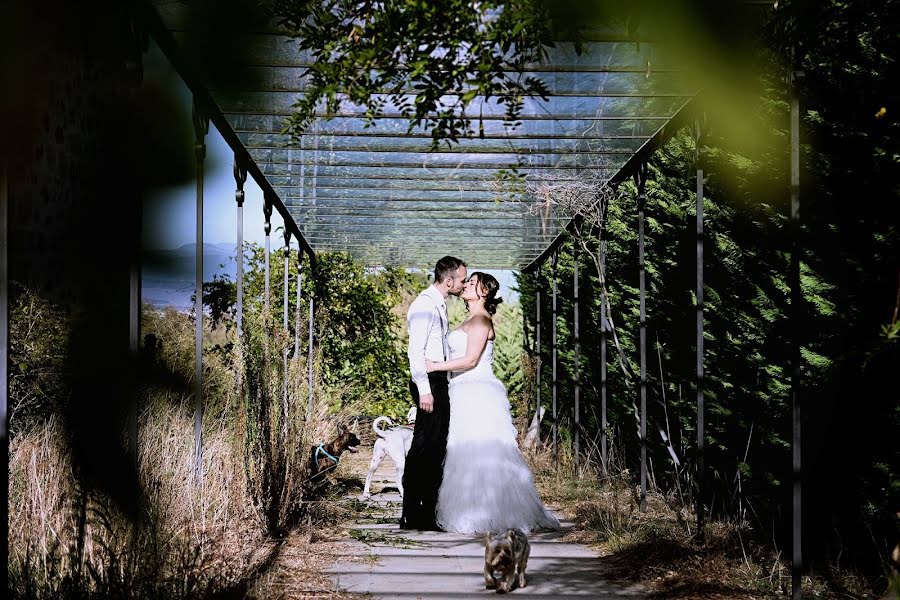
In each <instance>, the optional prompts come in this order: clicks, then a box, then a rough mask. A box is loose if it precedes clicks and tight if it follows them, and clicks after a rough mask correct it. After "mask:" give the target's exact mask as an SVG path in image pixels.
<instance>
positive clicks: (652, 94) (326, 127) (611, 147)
mask: <svg viewBox="0 0 900 600" xmlns="http://www.w3.org/2000/svg"><path fill="white" fill-rule="evenodd" d="M154 4H155V6H156V7H157V12H158V13H159V15H160V17H161V18H162V20H163V22H164V23H165V25H166V27H167V29H168V30H169V32H170V33H171V34H172V36H173V38H174V39H175V40H176V41H179V42H183V41H184V40H185V31H186V23H187V22H188V20H187V12H186V11H187V10H188V6H187V5H186V4H185V3H183V2H182V1H181V0H155V1H154ZM253 27H254V29H253V30H252V31H251V32H249V33H246V34H243V35H240V36H238V37H239V38H240V39H238V40H228V41H229V43H235V44H236V46H238V47H241V48H243V50H244V52H243V54H242V55H241V56H240V57H239V58H238V59H237V62H238V63H239V64H234V65H230V68H231V69H232V71H233V72H234V74H235V81H238V82H241V87H240V88H239V89H228V90H223V89H211V90H210V93H211V94H212V97H213V99H214V101H215V102H216V103H217V105H218V106H219V108H220V110H221V112H222V114H223V115H224V116H225V118H226V120H227V121H228V123H229V124H230V125H231V127H232V129H233V130H234V132H235V134H236V135H237V139H238V140H239V141H240V142H241V143H242V144H244V146H245V147H246V148H247V150H248V152H249V154H250V156H251V158H252V159H253V160H254V161H255V162H256V163H257V165H258V166H259V168H260V170H261V172H262V173H263V174H264V176H265V177H266V179H267V181H268V182H269V184H271V186H272V189H273V190H274V191H275V193H277V194H278V195H279V197H280V198H281V200H282V201H283V202H284V204H285V205H286V206H287V207H288V210H289V212H290V213H291V214H292V215H293V216H294V219H295V221H296V223H297V225H298V227H299V228H300V230H301V232H302V233H303V235H304V237H305V238H306V239H307V241H308V242H309V243H310V245H311V246H312V247H313V248H314V249H317V250H347V251H349V252H351V253H352V254H354V255H355V256H356V257H358V258H359V259H360V260H363V261H365V262H366V263H369V264H385V265H402V266H417V267H425V268H427V267H430V266H431V265H433V263H434V262H435V261H436V259H437V258H439V257H440V256H443V255H444V254H455V255H458V256H461V257H463V258H465V259H466V260H467V262H468V263H469V264H470V265H472V266H473V267H475V268H488V267H492V268H520V267H522V266H525V265H526V264H528V263H529V262H530V261H531V260H533V259H534V258H536V257H537V256H539V255H540V254H541V253H542V251H543V250H544V249H545V248H547V247H548V246H549V244H550V243H551V242H552V241H553V239H554V238H555V237H556V236H557V235H558V234H559V233H560V232H561V231H562V230H563V229H564V228H565V226H566V225H567V223H568V219H569V216H568V215H565V214H555V211H554V210H552V207H547V206H543V207H541V211H536V210H534V209H535V208H536V206H535V203H536V202H537V200H536V199H535V198H534V197H533V196H532V195H531V193H530V191H529V190H530V189H532V188H531V187H530V186H529V185H528V184H530V183H538V182H549V183H565V182H567V181H583V180H584V179H585V178H587V177H589V178H590V179H591V180H592V181H596V180H597V179H600V180H601V181H602V180H604V179H607V180H608V179H610V178H613V177H615V176H616V175H617V174H618V173H619V172H620V171H621V169H622V168H623V167H624V166H625V165H626V164H627V163H628V161H629V160H631V159H632V158H633V157H634V155H635V154H636V153H638V152H641V151H642V149H644V148H646V147H649V146H650V144H651V143H652V142H653V141H654V139H655V138H657V137H659V136H661V135H662V132H664V131H665V128H666V125H667V123H669V122H670V121H671V120H672V119H673V118H675V117H676V116H677V115H679V114H680V113H681V112H682V111H683V110H684V109H685V107H686V106H687V105H688V104H689V102H690V100H691V98H692V97H693V96H694V95H695V93H696V90H694V89H691V88H690V87H689V83H688V79H687V78H686V77H684V72H683V71H682V70H681V69H680V67H679V65H678V64H677V60H676V59H675V58H674V57H673V56H672V55H671V54H670V53H666V52H664V51H663V50H662V49H661V48H660V47H658V45H657V44H654V43H651V42H648V41H641V43H640V44H636V43H634V42H633V41H629V40H627V39H626V37H627V36H626V35H625V32H624V28H622V29H621V30H620V29H617V28H615V27H605V28H595V29H593V30H592V31H591V32H590V34H589V37H590V39H591V41H589V42H587V43H586V44H585V45H584V52H583V53H582V54H581V55H579V54H578V53H576V52H575V49H574V47H573V46H572V45H571V44H566V43H560V44H557V46H556V47H555V48H550V49H549V50H548V58H547V60H546V61H544V62H542V63H541V64H534V65H530V66H529V67H528V71H529V74H530V75H533V76H535V77H538V78H540V79H541V80H542V81H543V82H544V83H545V85H546V86H547V90H548V97H547V98H546V99H542V98H537V97H528V98H526V99H525V103H524V106H523V107H522V111H521V115H520V117H519V118H518V119H517V120H516V122H515V123H512V122H509V121H508V120H507V118H506V107H505V105H503V104H500V103H498V102H497V100H496V99H487V100H485V99H483V98H476V99H475V100H474V101H473V102H472V103H471V104H470V106H469V107H468V108H467V114H468V115H469V116H470V117H472V118H473V129H474V130H475V132H479V133H481V134H480V135H479V134H478V133H475V132H473V135H472V136H471V137H468V138H464V139H461V140H460V141H459V143H457V144H454V145H452V146H447V145H442V146H440V147H438V148H437V149H432V147H431V141H432V139H431V134H430V131H429V130H428V129H427V128H425V127H424V126H422V127H415V128H412V129H410V127H409V123H408V121H407V119H406V118H405V117H404V116H403V114H402V113H401V110H400V107H398V106H397V105H396V104H395V103H394V101H393V100H391V98H389V97H386V102H385V105H384V110H383V114H382V116H381V117H379V118H378V119H376V120H374V121H371V122H369V121H367V120H366V119H365V118H364V116H365V109H364V108H363V107H361V106H358V105H355V104H353V103H352V102H349V101H344V102H342V103H341V106H340V109H339V111H338V113H337V114H336V115H334V116H333V118H330V119H327V120H326V119H320V120H318V121H317V122H316V123H314V124H313V125H312V126H311V127H310V128H309V129H308V130H307V131H305V132H303V134H302V135H301V136H299V137H298V138H297V139H294V140H291V139H289V138H288V137H286V136H285V135H283V134H282V133H281V132H282V131H283V129H284V126H285V123H286V119H287V117H288V116H290V115H291V114H292V110H293V108H292V107H293V105H294V104H295V102H296V101H297V99H298V98H301V97H302V94H303V93H304V89H305V86H306V85H307V78H306V76H305V74H304V71H305V68H306V67H307V66H308V65H309V64H310V61H311V57H310V56H309V55H308V54H307V53H304V52H301V51H299V50H298V49H297V43H296V41H294V40H293V39H292V38H291V37H290V36H287V35H284V34H283V32H282V31H280V30H279V28H278V27H277V26H275V25H272V24H268V25H260V24H255V25H253ZM464 91H465V90H454V94H449V95H447V96H445V97H444V98H443V102H444V104H445V105H449V104H452V103H453V102H455V101H456V99H457V98H458V95H457V94H460V93H463V92H464ZM410 97H411V96H410ZM480 130H482V131H480ZM533 213H538V214H540V215H541V216H535V214H533Z"/></svg>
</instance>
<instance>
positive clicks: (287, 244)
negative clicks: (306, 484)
mask: <svg viewBox="0 0 900 600" xmlns="http://www.w3.org/2000/svg"><path fill="white" fill-rule="evenodd" d="M290 269H291V230H290V229H288V228H287V227H285V228H284V318H283V326H284V332H285V333H287V331H288V325H289V321H288V296H289V294H290V283H291V270H290ZM282 364H283V367H284V382H283V385H282V388H283V390H282V416H283V417H284V420H283V421H282V426H283V427H287V415H288V346H287V345H285V346H284V350H282Z"/></svg>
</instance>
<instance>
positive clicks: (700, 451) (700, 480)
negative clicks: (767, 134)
mask: <svg viewBox="0 0 900 600" xmlns="http://www.w3.org/2000/svg"><path fill="white" fill-rule="evenodd" d="M700 138H701V124H700V120H699V119H697V121H695V123H694V140H695V148H696V150H695V154H694V157H695V162H696V163H697V210H696V236H697V289H696V296H697V309H696V311H697V373H696V377H697V508H696V511H697V537H698V538H699V539H700V540H703V539H704V523H705V518H706V515H705V507H704V505H703V500H704V498H705V496H704V493H705V490H706V485H705V479H706V407H705V397H704V389H703V384H704V376H705V373H704V369H703V350H704V343H703V165H702V163H701V162H700V156H701V153H700Z"/></svg>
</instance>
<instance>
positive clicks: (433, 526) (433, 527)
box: [416, 521, 444, 531]
mask: <svg viewBox="0 0 900 600" xmlns="http://www.w3.org/2000/svg"><path fill="white" fill-rule="evenodd" d="M416 529H418V530H419V531H444V530H443V529H441V526H440V525H438V524H437V523H435V522H434V521H431V522H430V523H424V524H422V525H420V526H419V527H417V528H416Z"/></svg>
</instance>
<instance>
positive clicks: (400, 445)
mask: <svg viewBox="0 0 900 600" xmlns="http://www.w3.org/2000/svg"><path fill="white" fill-rule="evenodd" d="M406 421H407V423H409V425H403V426H399V427H398V426H396V425H394V422H393V421H391V420H390V419H389V418H388V417H378V418H377V419H375V421H373V422H372V429H373V430H375V433H376V435H378V439H377V440H375V446H374V448H373V449H372V463H371V464H370V465H369V473H368V474H367V475H366V486H365V488H363V498H369V497H370V496H371V495H372V494H371V493H370V492H369V487H370V486H371V484H372V475H374V474H375V469H377V468H378V465H380V464H381V461H383V460H384V457H385V456H390V457H391V460H392V461H394V466H395V467H396V469H397V489H398V490H399V491H400V497H401V498H402V497H403V468H404V467H405V466H406V453H407V452H409V446H410V444H412V438H413V430H412V425H414V424H415V422H416V407H415V406H413V407H412V408H410V409H409V414H407V415H406ZM381 423H387V424H388V428H387V429H381V427H380V424H381Z"/></svg>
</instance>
